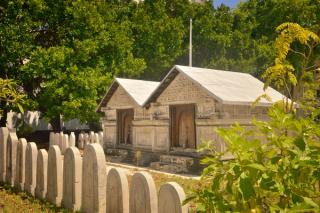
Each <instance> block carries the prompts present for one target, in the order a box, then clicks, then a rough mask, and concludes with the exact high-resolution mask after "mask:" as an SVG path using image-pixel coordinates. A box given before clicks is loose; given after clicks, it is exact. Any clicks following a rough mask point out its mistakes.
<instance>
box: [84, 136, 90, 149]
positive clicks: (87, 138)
mask: <svg viewBox="0 0 320 213" xmlns="http://www.w3.org/2000/svg"><path fill="white" fill-rule="evenodd" d="M88 144H90V138H89V134H88V133H85V134H84V144H83V148H86V146H87V145H88Z"/></svg>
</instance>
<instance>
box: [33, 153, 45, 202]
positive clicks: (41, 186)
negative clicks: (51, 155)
mask: <svg viewBox="0 0 320 213" xmlns="http://www.w3.org/2000/svg"><path fill="white" fill-rule="evenodd" d="M47 173H48V153H47V151H46V150H45V149H40V150H39V151H38V157H37V179H36V189H35V195H36V197H37V198H39V199H45V198H46V194H47Z"/></svg>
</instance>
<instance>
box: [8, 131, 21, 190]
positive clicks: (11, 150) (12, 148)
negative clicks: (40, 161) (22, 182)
mask: <svg viewBox="0 0 320 213" xmlns="http://www.w3.org/2000/svg"><path fill="white" fill-rule="evenodd" d="M17 145H18V137H17V134H16V133H15V132H10V133H9V137H8V142H7V160H6V162H7V169H6V181H7V183H9V184H10V186H14V182H15V177H16V163H17Z"/></svg>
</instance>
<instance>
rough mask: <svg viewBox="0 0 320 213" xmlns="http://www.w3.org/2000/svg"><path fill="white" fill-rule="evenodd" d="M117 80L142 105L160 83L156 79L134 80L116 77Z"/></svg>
mask: <svg viewBox="0 0 320 213" xmlns="http://www.w3.org/2000/svg"><path fill="white" fill-rule="evenodd" d="M116 81H117V82H118V83H119V84H120V86H121V87H122V88H123V89H124V90H125V91H126V92H127V93H128V94H129V95H130V96H131V97H132V99H133V100H134V101H135V102H137V104H138V105H140V106H142V105H143V104H144V102H145V101H146V100H147V99H148V98H149V96H150V95H151V93H152V92H153V91H154V90H155V89H156V88H157V86H158V85H159V82H155V81H144V80H133V79H125V78H116Z"/></svg>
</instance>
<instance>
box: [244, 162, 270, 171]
mask: <svg viewBox="0 0 320 213" xmlns="http://www.w3.org/2000/svg"><path fill="white" fill-rule="evenodd" d="M247 167H250V168H254V169H258V170H261V171H266V167H264V166H263V165H262V164H258V163H251V164H248V165H247Z"/></svg>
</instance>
